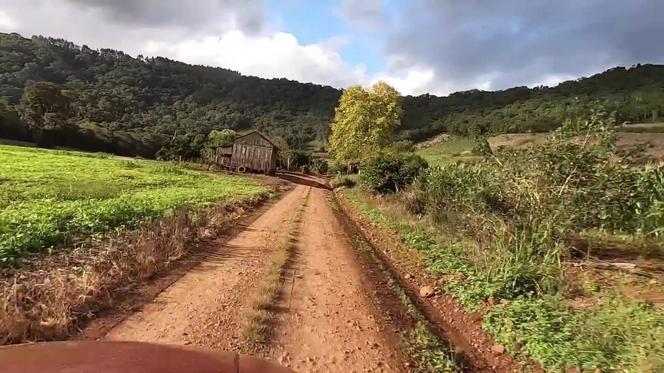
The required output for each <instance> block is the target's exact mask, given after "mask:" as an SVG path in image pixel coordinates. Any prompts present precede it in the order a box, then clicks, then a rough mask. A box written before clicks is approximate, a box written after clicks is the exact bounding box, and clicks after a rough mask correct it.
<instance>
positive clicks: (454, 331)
mask: <svg viewBox="0 0 664 373" xmlns="http://www.w3.org/2000/svg"><path fill="white" fill-rule="evenodd" d="M335 195H336V201H335V204H336V206H337V208H338V211H339V214H340V215H343V217H344V218H345V219H346V222H347V223H346V224H347V225H348V226H349V229H350V230H352V231H354V232H355V233H354V234H355V242H356V247H357V248H358V250H359V251H360V252H361V253H362V255H364V256H365V260H366V259H368V260H369V261H371V262H372V264H371V266H374V267H376V268H378V270H379V271H380V272H383V276H384V277H386V278H387V279H388V280H387V282H388V283H389V284H390V288H391V292H392V294H393V296H396V297H397V298H398V301H399V302H400V307H403V308H405V314H406V315H408V319H409V322H408V323H407V325H406V326H401V328H402V330H404V331H406V332H405V334H404V337H403V340H402V342H403V344H404V348H405V349H406V350H407V351H409V353H410V354H412V356H415V357H416V364H417V366H418V367H419V368H421V369H422V371H472V372H476V371H477V372H512V371H516V370H518V369H519V368H520V365H519V364H517V363H516V361H515V360H514V359H512V358H511V357H510V356H509V355H508V354H505V353H504V351H502V352H501V353H498V354H497V353H494V352H493V350H494V345H493V344H492V340H491V338H490V337H488V336H487V335H486V333H483V332H482V331H481V330H479V327H478V325H477V322H476V316H474V315H471V314H469V313H466V312H464V311H463V310H462V309H461V307H460V306H459V305H458V304H457V303H456V302H454V300H453V299H449V298H448V297H446V296H445V295H444V294H441V293H440V292H439V291H437V290H436V287H437V285H436V282H437V279H436V277H435V276H432V275H431V274H428V272H427V270H426V268H425V266H424V265H423V263H422V258H421V256H420V255H419V254H418V253H417V252H415V251H413V250H412V249H409V248H408V247H407V246H405V245H403V240H402V239H401V238H399V237H398V235H395V233H394V232H393V231H391V230H389V229H387V228H386V227H381V226H378V225H374V224H372V222H371V220H370V219H368V218H367V217H366V216H364V215H362V213H361V212H360V210H359V209H358V208H357V207H356V206H355V205H354V201H353V200H352V199H350V198H348V197H347V193H346V192H345V191H344V190H337V192H336V194H335ZM414 274H416V275H414ZM397 320H398V318H397ZM531 368H532V367H531Z"/></svg>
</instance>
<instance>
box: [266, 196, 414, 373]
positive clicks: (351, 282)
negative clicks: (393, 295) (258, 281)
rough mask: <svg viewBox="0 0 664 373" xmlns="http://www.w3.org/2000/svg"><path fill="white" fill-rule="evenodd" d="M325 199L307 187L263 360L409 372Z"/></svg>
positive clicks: (322, 368)
mask: <svg viewBox="0 0 664 373" xmlns="http://www.w3.org/2000/svg"><path fill="white" fill-rule="evenodd" d="M330 197H331V192H329V191H326V190H323V189H312V192H311V195H310V200H309V203H308V205H307V207H306V208H305V210H304V213H303V216H302V225H301V227H300V236H299V239H298V241H297V243H296V244H295V250H294V256H293V261H292V263H291V266H290V268H289V275H288V276H286V280H285V281H284V295H283V296H282V297H281V299H280V301H279V303H278V304H277V307H276V309H277V310H278V315H277V321H276V325H275V328H276V330H275V335H274V337H273V340H272V343H271V345H270V346H268V351H267V352H266V354H267V355H268V356H270V357H271V358H272V359H275V360H277V361H279V362H280V363H281V364H283V365H286V366H290V367H292V368H293V369H295V370H297V371H315V372H398V371H407V368H406V366H407V362H408V360H407V358H405V357H404V356H402V354H401V353H400V352H399V336H398V334H397V333H398V332H397V331H396V330H395V329H394V327H393V324H392V323H391V322H390V320H387V319H388V318H389V315H385V314H381V313H380V312H379V310H378V309H377V307H375V305H374V304H372V296H371V295H370V294H368V293H367V292H369V291H372V290H371V289H372V284H369V283H366V281H367V280H370V279H369V278H367V277H366V276H365V275H364V273H363V269H362V267H361V266H359V265H358V263H357V261H356V260H357V258H356V256H355V253H354V250H353V248H352V246H351V244H350V242H349V239H348V237H347V236H346V233H345V232H344V229H343V224H342V222H341V221H339V220H338V218H337V216H336V215H335V214H334V211H333V210H332V208H331V206H330V204H329V203H328V200H327V198H330Z"/></svg>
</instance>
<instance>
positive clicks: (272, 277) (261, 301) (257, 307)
mask: <svg viewBox="0 0 664 373" xmlns="http://www.w3.org/2000/svg"><path fill="white" fill-rule="evenodd" d="M309 193H310V191H309V192H307V194H306V196H305V198H304V202H303V203H302V204H301V205H300V206H298V208H297V210H296V211H295V215H294V218H293V220H291V222H290V226H289V230H288V235H287V236H286V237H285V238H284V240H283V242H281V243H280V244H279V246H278V247H277V250H276V251H275V252H274V254H273V255H272V257H271V258H270V263H269V266H268V269H267V273H266V274H265V277H264V281H263V283H262V284H261V287H259V289H258V292H257V293H256V298H255V299H254V301H253V303H252V305H251V310H250V313H249V315H248V319H247V325H246V326H245V328H244V330H243V331H242V336H243V338H244V341H245V342H246V343H247V345H248V346H247V350H248V351H252V350H257V349H258V348H260V346H262V345H264V344H266V343H268V342H269V340H270V336H271V334H272V331H273V327H274V317H275V314H274V312H273V311H272V308H273V307H274V305H275V303H276V302H278V300H279V299H280V298H281V297H282V290H283V289H282V287H283V284H284V281H285V277H286V275H287V270H288V263H289V262H290V261H291V259H292V256H293V251H294V249H295V244H296V243H297V236H298V230H299V225H300V222H301V220H302V213H303V212H304V209H305V208H306V204H307V200H308V198H309Z"/></svg>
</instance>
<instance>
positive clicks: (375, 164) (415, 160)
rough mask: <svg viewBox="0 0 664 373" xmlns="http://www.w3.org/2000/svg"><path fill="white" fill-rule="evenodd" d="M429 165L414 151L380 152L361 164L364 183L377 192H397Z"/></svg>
mask: <svg viewBox="0 0 664 373" xmlns="http://www.w3.org/2000/svg"><path fill="white" fill-rule="evenodd" d="M427 167H428V164H427V162H426V161H425V160H424V158H422V157H420V156H419V155H416V154H412V153H392V152H385V153H378V154H376V155H374V156H372V157H370V158H368V159H366V160H365V161H364V162H362V164H361V165H360V175H361V177H362V183H363V184H364V185H366V186H367V187H368V188H369V189H371V190H372V191H374V192H377V193H391V192H397V191H399V190H400V189H402V188H403V187H404V186H406V185H409V184H411V183H412V182H413V180H415V178H416V177H418V176H419V175H420V173H421V172H422V170H424V169H426V168H427Z"/></svg>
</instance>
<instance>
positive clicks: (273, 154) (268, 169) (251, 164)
mask: <svg viewBox="0 0 664 373" xmlns="http://www.w3.org/2000/svg"><path fill="white" fill-rule="evenodd" d="M229 152H230V157H229ZM216 155H217V162H218V163H221V164H222V165H224V166H226V167H228V168H230V169H231V170H234V171H239V172H260V173H266V174H270V175H272V174H274V173H275V171H276V170H277V158H278V157H279V148H277V146H276V145H274V143H273V142H272V141H271V140H270V139H269V138H268V137H267V136H265V135H264V134H263V133H261V132H260V131H258V130H253V131H251V132H247V133H245V134H243V135H241V136H240V137H238V138H237V139H236V140H235V142H234V143H233V147H232V148H230V149H229V148H218V149H217V154H216Z"/></svg>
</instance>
